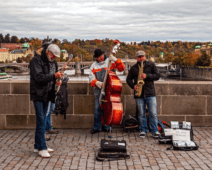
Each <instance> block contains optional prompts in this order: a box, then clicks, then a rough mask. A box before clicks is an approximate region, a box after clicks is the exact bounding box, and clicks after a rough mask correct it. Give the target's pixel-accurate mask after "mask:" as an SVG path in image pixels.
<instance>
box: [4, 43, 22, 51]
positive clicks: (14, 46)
mask: <svg viewBox="0 0 212 170" xmlns="http://www.w3.org/2000/svg"><path fill="white" fill-rule="evenodd" d="M21 46H22V44H21V43H0V48H7V49H9V50H14V49H21Z"/></svg>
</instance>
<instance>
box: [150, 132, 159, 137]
mask: <svg viewBox="0 0 212 170" xmlns="http://www.w3.org/2000/svg"><path fill="white" fill-rule="evenodd" d="M159 136H160V133H159V132H155V133H154V134H152V137H153V138H159Z"/></svg>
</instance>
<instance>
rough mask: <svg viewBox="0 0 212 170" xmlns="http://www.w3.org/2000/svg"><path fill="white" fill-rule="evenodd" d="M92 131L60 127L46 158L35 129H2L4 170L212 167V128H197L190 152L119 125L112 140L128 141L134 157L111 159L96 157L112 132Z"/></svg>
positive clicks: (0, 146) (0, 152) (0, 154)
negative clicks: (36, 141)
mask: <svg viewBox="0 0 212 170" xmlns="http://www.w3.org/2000/svg"><path fill="white" fill-rule="evenodd" d="M89 130H90V129H59V134H57V135H56V134H54V135H48V136H47V137H51V140H50V141H48V142H47V144H48V146H49V147H50V148H53V149H54V150H55V151H54V153H51V155H52V157H51V158H45V159H42V158H41V157H40V156H38V154H37V153H33V145H34V132H35V131H34V130H0V170H2V169H5V170H9V169H14V170H18V169H21V170H24V169H27V170H33V169H36V170H41V169H46V170H51V169H55V170H60V169H64V170H66V169H79V170H85V169H87V170H94V169H95V170H108V169H112V170H121V169H123V170H125V169H127V170H133V169H139V170H140V169H148V170H157V169H162V170H165V169H178V170H181V169H203V170H206V169H212V146H211V144H212V127H194V140H195V142H196V143H197V144H198V145H199V146H200V147H199V150H197V151H187V152H185V151H173V150H166V148H167V147H169V146H170V145H168V144H166V145H161V144H159V143H158V141H157V140H156V139H153V138H152V136H151V134H150V133H148V135H147V137H146V138H144V139H141V138H139V137H138V132H135V133H132V134H126V133H123V132H122V129H121V128H116V129H114V131H115V132H113V133H112V137H113V138H112V139H114V140H116V139H119V140H122V139H124V140H126V142H127V149H128V154H130V156H131V158H130V159H127V160H119V161H110V162H99V161H96V159H95V157H96V154H97V151H98V149H99V147H100V140H101V139H103V138H104V137H108V134H107V133H103V132H101V133H99V134H94V135H91V134H90V133H89ZM115 137H116V138H115Z"/></svg>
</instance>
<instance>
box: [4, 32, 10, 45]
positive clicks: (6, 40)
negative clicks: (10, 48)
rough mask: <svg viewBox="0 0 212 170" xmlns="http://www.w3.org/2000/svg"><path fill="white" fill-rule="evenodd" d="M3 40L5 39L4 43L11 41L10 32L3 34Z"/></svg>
mask: <svg viewBox="0 0 212 170" xmlns="http://www.w3.org/2000/svg"><path fill="white" fill-rule="evenodd" d="M4 41H5V43H10V42H11V39H10V34H7V35H5V38H4Z"/></svg>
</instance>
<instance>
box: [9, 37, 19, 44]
mask: <svg viewBox="0 0 212 170" xmlns="http://www.w3.org/2000/svg"><path fill="white" fill-rule="evenodd" d="M11 43H19V39H18V37H17V36H12V37H11Z"/></svg>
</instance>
